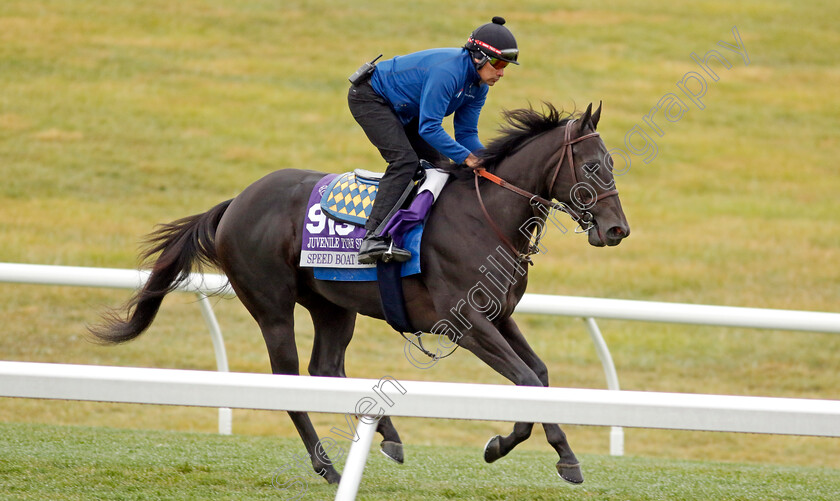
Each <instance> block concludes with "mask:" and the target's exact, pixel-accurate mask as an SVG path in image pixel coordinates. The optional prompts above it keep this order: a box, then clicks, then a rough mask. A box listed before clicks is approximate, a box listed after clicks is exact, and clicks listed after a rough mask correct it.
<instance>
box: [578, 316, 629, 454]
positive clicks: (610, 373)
mask: <svg viewBox="0 0 840 501" xmlns="http://www.w3.org/2000/svg"><path fill="white" fill-rule="evenodd" d="M584 321H585V322H586V329H587V330H588V331H589V337H591V338H592V342H593V343H595V351H597V352H598V358H600V359H601V365H602V366H603V367H604V375H605V376H606V377H607V388H608V389H610V390H615V391H619V390H621V388H620V387H619V386H618V373H617V372H616V370H615V364H614V363H613V359H612V355H610V349H609V348H608V347H607V342H606V341H604V336H603V335H601V329H599V328H598V324H597V323H595V319H594V318H592V317H586V318H584ZM610 455H611V456H623V455H624V429H623V428H621V427H618V426H613V427H611V428H610Z"/></svg>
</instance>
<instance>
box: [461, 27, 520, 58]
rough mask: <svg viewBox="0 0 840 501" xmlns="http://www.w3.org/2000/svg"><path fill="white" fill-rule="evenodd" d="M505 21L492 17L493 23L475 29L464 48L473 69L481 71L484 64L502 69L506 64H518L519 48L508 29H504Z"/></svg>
mask: <svg viewBox="0 0 840 501" xmlns="http://www.w3.org/2000/svg"><path fill="white" fill-rule="evenodd" d="M504 24H505V19H504V18H502V17H498V16H496V17H494V18H493V22H490V23H487V24H483V25H481V26H479V27H478V28H476V29H475V31H473V32H472V34H471V35H470V38H469V40H467V43H466V45H464V48H465V49H467V50H468V51H470V54H472V57H473V61H475V68H476V69H477V70H481V68H482V67H484V65H486V64H488V63H489V64H490V65H492V66H493V67H495V68H496V69H502V68H504V67H505V66H507V65H508V63H513V64H519V63H518V62H517V61H516V60H517V59H518V58H519V48H518V47H517V45H516V39H515V38H514V37H513V33H511V32H510V30H509V29H507V28H505V27H504Z"/></svg>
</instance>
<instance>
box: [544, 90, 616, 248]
mask: <svg viewBox="0 0 840 501" xmlns="http://www.w3.org/2000/svg"><path fill="white" fill-rule="evenodd" d="M600 118H601V106H600V105H599V106H598V109H597V110H595V113H592V104H590V105H589V107H587V108H586V111H585V112H584V113H583V115H581V116H580V117H579V118H578V119H576V120H573V121H569V122H567V123H566V125H565V127H564V129H565V132H564V135H565V138H564V141H563V145H562V146H561V150H560V152H559V160H558V162H557V163H556V164H554V165H553V169H554V170H553V172H551V174H550V175H551V182H550V185H549V186H551V196H552V197H553V198H554V199H556V200H559V201H560V203H561V204H562V205H563V206H564V209H563V210H564V211H565V212H567V213H568V214H569V215H570V216H572V218H573V219H574V220H575V221H576V222H578V223H579V224H580V227H581V228H582V230H579V231H585V232H587V233H588V235H589V243H590V245H594V246H596V247H603V246H604V245H610V246H613V245H618V244H619V243H621V240H622V239H624V238H626V237H627V236H628V235H629V234H630V226H629V224H628V223H627V219H626V218H625V216H624V211H623V210H622V208H621V201H620V200H619V198H618V190H616V187H615V179H614V178H613V166H612V158H611V157H610V155H609V153H608V152H607V147H606V146H605V145H604V142H603V141H602V140H601V136H600V135H599V134H598V133H597V132H595V129H596V127H597V126H598V120H599V119H600Z"/></svg>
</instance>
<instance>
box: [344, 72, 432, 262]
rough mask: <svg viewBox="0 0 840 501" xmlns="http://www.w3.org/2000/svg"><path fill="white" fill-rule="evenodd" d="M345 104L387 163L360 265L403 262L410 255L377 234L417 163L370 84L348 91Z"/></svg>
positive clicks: (398, 125) (400, 127) (402, 132)
mask: <svg viewBox="0 0 840 501" xmlns="http://www.w3.org/2000/svg"><path fill="white" fill-rule="evenodd" d="M347 101H348V104H349V106H350V111H351V112H352V113H353V118H355V119H356V121H357V122H358V123H359V125H361V126H362V129H363V130H364V131H365V134H367V137H368V139H370V142H371V143H373V145H374V146H376V147H377V148H378V149H379V153H380V154H381V155H382V158H384V159H385V161H387V162H388V167H387V168H386V169H385V174H384V175H383V177H382V180H381V181H380V182H379V191H378V192H377V194H376V201H375V202H374V204H373V208H372V209H371V215H370V217H369V218H368V221H367V224H366V225H365V229H367V234H366V235H365V239H364V241H363V242H362V247H361V249H359V262H361V263H373V262H375V261H376V260H378V259H379V258H381V257H382V256H384V255H386V254H387V255H389V256H390V257H392V258H393V259H394V260H396V261H406V260H408V259H409V258H410V257H411V253H410V252H408V251H406V250H404V249H399V248H396V247H393V246H392V245H391V242H390V240H389V239H388V238H387V236H383V235H378V234H377V233H376V230H377V229H381V228H382V227H384V225H383V224H382V223H383V222H386V219H387V218H388V217H389V215H391V214H392V213H393V212H394V210H393V209H394V208H395V207H394V206H395V205H396V204H397V202H398V201H399V200H400V197H401V195H402V194H403V193H404V192H405V190H406V188H407V187H408V186H409V185H410V183H411V182H412V179H413V177H414V173H415V172H416V171H417V168H418V166H419V163H420V160H419V159H418V157H417V154H416V153H415V152H414V149H413V148H412V144H411V141H409V139H408V137H407V136H406V132H405V130H404V128H403V124H402V122H401V121H400V119H399V118H398V117H397V115H396V114H395V113H394V111H393V110H392V109H391V106H390V105H389V104H388V102H387V101H385V99H383V98H382V97H381V96H379V95H378V94H376V92H375V91H374V90H373V87H371V86H370V83H369V82H365V83H364V84H361V85H358V86H353V87H351V88H350V92H349V93H348V97H347Z"/></svg>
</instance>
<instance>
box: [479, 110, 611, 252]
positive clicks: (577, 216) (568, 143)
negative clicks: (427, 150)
mask: <svg viewBox="0 0 840 501" xmlns="http://www.w3.org/2000/svg"><path fill="white" fill-rule="evenodd" d="M573 122H574V120H570V121H569V122H567V123H566V131H565V138H564V140H563V146H562V147H561V149H560V159H559V160H558V161H557V166H556V167H555V168H554V173H553V174H552V176H551V182H550V183H549V185H548V193H549V194H550V193H551V189H552V188H553V187H554V183H555V182H557V177H558V176H559V174H560V169H561V168H562V167H563V161H564V160H565V159H566V158H568V159H569V162H568V164H569V168H570V169H571V171H572V181H574V184H572V188H573V189H574V187H575V186H577V185H579V184H581V183H580V182H578V177H577V172H576V169H575V163H574V157H573V155H572V145H573V144H575V143H579V142H581V141H584V140H586V139H589V138H593V137H599V136H600V134H599V133H597V132H591V133H589V134H585V135H583V136H579V137H576V138H574V139H572V138H571V134H572V130H571V129H572V128H571V125H572V123H573ZM473 172H475V193H476V196H477V197H478V204H479V206H481V211H482V212H483V213H484V218H485V219H487V222H488V223H490V226H491V227H492V228H493V230H494V231H495V232H496V235H497V236H498V237H499V239H500V240H501V241H502V242H503V243H504V244H505V245H506V246H507V247H508V248H509V249H510V250H511V251H513V254H514V255H515V256H517V257H518V258H519V260H520V261H525V262H528V263H531V264H533V262H532V261H531V257H530V256H531V255H533V254H536V253H537V252H539V238H540V235H537V241H536V242H535V243H533V244H530V243H529V245H528V250H527V252H526V253H521V252H519V250H517V248H516V246H514V245H513V243H512V242H511V241H510V239H509V238H507V237H506V236H505V235H504V233H502V231H501V229H499V226H498V225H497V224H496V222H495V221H494V220H493V218H492V217H491V216H490V213H489V212H487V207H486V206H485V205H484V200H483V199H482V198H481V191H480V190H479V189H478V178H479V177H483V178H484V179H487V180H488V181H490V182H492V183H494V184H497V185H499V186H501V187H502V188H505V189H507V190H509V191H512V192H514V193H516V194H517V195H520V196H523V197H525V198H527V199H528V200H529V201H530V203H531V205H534V204H535V203H537V204H540V205H543V206H545V207H548V208H551V209H556V210H560V211H563V212H565V213H566V214H568V215H569V216H571V217H572V219H574V220H575V221H576V222H577V223H578V224H579V225H580V228H578V229H576V230H575V233H587V232H589V230H591V229H592V228H593V227H594V226H595V216H593V215H592V213H591V212H589V211H588V210H587V209H588V208H589V207H594V206H595V204H596V203H598V201H599V200H603V199H605V198H609V197H612V196H616V195H618V190H617V189H615V188H613V189H612V190H609V191H605V192H603V193H596V194H595V199H594V200H593V201H591V202H590V203H589V204H588V205H587V204H584V203H582V202H581V201H580V200H578V199H577V196H576V195H574V198H575V202H577V204H578V205H579V206H580V207H581V209H580V210H577V209H575V208H573V207H571V206H570V205H569V204H566V203H563V202H553V201H551V200H547V199H545V198H543V197H541V196H539V195H536V194H534V193H531V192H529V191H527V190H523V189H522V188H520V187H518V186H515V185H512V184H510V183H508V182H507V181H505V180H504V179H502V178H500V177H499V176H497V175H495V174H493V173H490V172H487V170H486V169H485V168H483V167H478V168H475V169H473Z"/></svg>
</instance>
